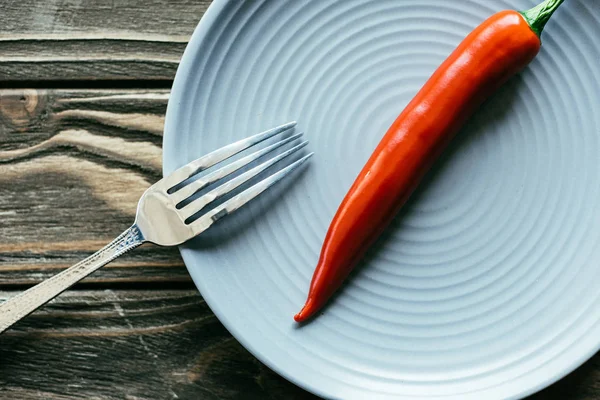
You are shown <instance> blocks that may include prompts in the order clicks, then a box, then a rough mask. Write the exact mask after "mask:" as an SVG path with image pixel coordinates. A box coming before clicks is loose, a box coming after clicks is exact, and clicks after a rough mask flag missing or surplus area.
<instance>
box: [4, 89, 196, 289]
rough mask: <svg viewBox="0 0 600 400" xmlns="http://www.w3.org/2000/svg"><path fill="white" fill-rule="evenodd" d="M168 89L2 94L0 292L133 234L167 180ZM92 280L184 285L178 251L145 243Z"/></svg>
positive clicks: (185, 277) (185, 276)
mask: <svg viewBox="0 0 600 400" xmlns="http://www.w3.org/2000/svg"><path fill="white" fill-rule="evenodd" d="M168 97H169V92H168V91H166V90H153V91H145V90H30V89H29V90H26V89H23V90H4V91H0V217H1V218H2V224H0V287H2V288H5V289H6V288H9V287H12V286H19V287H23V286H28V285H31V284H34V283H37V282H39V281H41V280H42V279H45V278H48V277H49V276H51V275H53V274H55V273H56V272H57V271H59V270H61V269H63V268H65V267H68V266H70V265H72V264H75V263H76V262H78V261H80V260H81V259H83V258H85V257H86V256H87V255H89V254H91V253H93V252H94V251H96V250H98V249H99V248H100V247H102V246H103V245H105V244H106V243H108V242H109V241H111V240H112V239H113V238H114V237H116V236H117V235H118V234H119V233H120V232H121V231H123V230H124V229H126V228H127V227H128V226H129V225H130V224H131V223H132V222H133V218H134V216H135V209H136V205H137V201H138V199H139V197H140V195H141V194H142V193H143V191H144V190H145V189H146V188H147V187H148V186H150V185H151V184H152V183H153V182H154V181H156V180H158V179H160V177H161V147H160V145H161V141H162V128H163V123H164V113H165V110H166V104H167V101H168ZM86 282H87V283H98V284H104V285H106V284H109V283H121V284H124V283H152V282H154V283H156V284H159V283H160V284H169V283H171V284H173V283H185V284H186V285H188V287H190V286H191V283H190V281H189V276H188V274H187V271H186V270H185V268H184V266H183V263H182V261H181V260H180V258H179V255H178V253H177V250H175V249H163V248H158V247H155V246H149V245H148V246H144V247H142V248H140V249H138V250H136V251H135V252H132V253H130V254H128V255H126V256H124V257H123V258H121V259H119V260H117V261H116V262H114V263H112V264H110V265H109V266H107V267H105V268H103V269H102V270H100V271H98V272H97V273H96V274H94V275H92V277H90V278H88V280H87V281H86Z"/></svg>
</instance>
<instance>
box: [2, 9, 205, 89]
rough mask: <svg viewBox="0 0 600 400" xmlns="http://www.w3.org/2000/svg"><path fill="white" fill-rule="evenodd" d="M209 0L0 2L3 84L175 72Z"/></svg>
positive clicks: (159, 76)
mask: <svg viewBox="0 0 600 400" xmlns="http://www.w3.org/2000/svg"><path fill="white" fill-rule="evenodd" d="M210 2H211V1H210V0H196V1H194V0H170V1H169V2H168V4H167V3H165V2H164V1H160V0H152V1H145V0H97V1H81V0H77V1H66V0H49V1H36V0H5V1H2V2H0V15H2V23H1V24H0V85H2V84H4V85H7V84H8V83H11V82H12V84H13V85H14V84H15V83H17V84H18V82H23V81H27V82H30V81H53V80H60V81H62V80H70V81H73V80H139V79H145V80H164V81H166V82H165V84H168V80H170V79H172V78H173V76H174V74H175V70H176V68H177V64H178V61H179V58H180V56H181V54H182V52H183V49H184V48H185V45H186V43H187V40H188V39H189V36H190V35H191V33H192V32H193V29H194V28H195V26H196V24H197V23H198V21H199V20H200V18H201V17H202V15H203V14H204V12H205V11H206V9H207V7H208V5H209V4H210Z"/></svg>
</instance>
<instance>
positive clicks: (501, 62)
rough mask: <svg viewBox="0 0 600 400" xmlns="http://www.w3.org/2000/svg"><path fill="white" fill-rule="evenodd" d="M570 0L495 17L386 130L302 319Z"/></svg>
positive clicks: (335, 226)
mask: <svg viewBox="0 0 600 400" xmlns="http://www.w3.org/2000/svg"><path fill="white" fill-rule="evenodd" d="M563 1H564V0H546V1H545V2H544V3H542V4H540V5H539V6H537V7H535V8H533V9H531V10H529V11H525V12H522V13H519V12H516V11H503V12H500V13H497V14H495V15H493V16H492V17H490V18H489V19H488V20H486V21H485V22H483V23H482V24H481V25H480V26H478V27H477V28H476V29H475V30H474V31H473V32H471V33H470V34H469V35H468V36H467V37H466V38H465V39H464V40H463V42H462V43H461V44H460V45H459V46H458V48H456V50H454V52H453V53H452V54H451V55H450V57H448V59H446V61H444V63H443V64H442V65H441V66H440V67H439V68H438V69H437V71H436V72H435V73H434V74H433V76H432V77H431V78H430V79H429V80H428V81H427V83H426V84H425V86H423V88H422V89H421V90H420V91H419V93H418V94H417V95H416V97H415V98H414V99H413V100H412V101H411V102H410V104H408V106H407V107H406V108H405V109H404V111H403V112H402V114H400V116H399V117H398V118H397V119H396V121H395V122H394V123H393V125H392V126H391V127H390V129H389V130H388V131H387V133H386V134H385V136H384V137H383V139H382V140H381V142H380V143H379V145H378V146H377V148H376V149H375V151H374V153H373V154H372V155H371V158H370V159H369V160H368V162H367V164H366V165H365V167H364V168H363V170H362V171H361V172H360V174H359V175H358V177H357V178H356V181H355V182H354V184H353V185H352V187H351V188H350V191H349V192H348V194H347V195H346V197H345V198H344V200H343V202H342V204H341V205H340V207H339V209H338V211H337V213H336V215H335V217H334V218H333V221H332V223H331V225H330V227H329V231H328V232H327V236H326V237H325V242H324V244H323V248H322V250H321V256H320V259H319V263H318V265H317V267H316V270H315V273H314V276H313V279H312V282H311V285H310V291H309V293H308V300H307V301H306V304H305V306H304V308H303V309H302V310H301V311H300V312H299V313H298V314H297V315H296V316H295V317H294V319H295V320H296V321H298V322H302V321H305V320H306V319H308V318H310V317H311V316H313V315H314V314H315V313H316V312H317V311H318V310H319V309H320V308H321V307H323V305H325V303H326V302H327V301H328V299H329V298H330V297H331V295H332V294H333V293H334V292H335V291H336V290H337V289H338V288H339V287H340V286H341V284H342V282H343V281H344V280H345V279H346V278H347V276H348V274H349V273H350V271H351V270H352V269H353V268H354V266H355V265H356V264H357V263H358V261H360V260H361V258H362V257H363V256H364V254H365V252H366V250H367V249H368V247H369V246H371V244H373V242H374V241H375V240H376V239H377V237H378V236H379V235H380V234H381V233H382V232H383V230H384V229H385V228H386V227H387V226H388V224H389V223H390V222H391V220H392V219H393V217H394V216H395V215H396V214H397V213H398V211H399V210H400V208H401V207H402V206H403V205H404V204H405V203H406V201H407V200H408V198H409V197H410V195H411V194H412V193H413V191H414V190H415V188H416V187H417V185H418V184H419V182H420V181H421V179H422V178H423V176H424V175H425V173H426V172H427V171H428V170H429V168H430V167H431V165H432V164H433V163H434V161H435V160H436V159H437V158H438V157H439V155H440V154H441V153H442V151H443V150H444V149H445V148H446V146H447V145H448V143H449V142H450V140H451V139H452V138H453V136H454V135H455V134H456V133H457V132H458V131H459V130H460V129H461V127H462V126H463V125H464V123H465V121H466V120H467V119H468V118H469V117H470V116H471V115H472V114H473V113H474V112H475V110H476V109H477V108H478V107H479V106H480V105H481V104H482V103H483V102H484V101H485V100H486V99H487V98H488V97H489V96H490V95H491V94H493V93H494V92H495V91H496V90H497V89H498V88H499V87H500V86H501V85H502V84H503V83H505V82H506V81H507V80H508V79H509V78H510V77H512V76H513V75H515V74H516V73H517V72H519V71H520V70H522V69H523V68H524V67H525V66H527V64H529V63H530V62H531V61H532V60H533V59H534V57H535V56H536V55H537V53H538V51H539V50H540V46H541V42H540V35H541V33H542V30H543V29H544V26H545V25H546V22H548V20H549V19H550V17H551V15H552V14H553V13H554V11H556V9H557V8H558V7H559V6H560V4H561V3H562V2H563Z"/></svg>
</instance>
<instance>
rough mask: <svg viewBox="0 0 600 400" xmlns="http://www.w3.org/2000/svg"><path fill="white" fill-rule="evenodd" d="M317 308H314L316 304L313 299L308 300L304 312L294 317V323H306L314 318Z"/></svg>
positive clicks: (301, 311) (303, 308)
mask: <svg viewBox="0 0 600 400" xmlns="http://www.w3.org/2000/svg"><path fill="white" fill-rule="evenodd" d="M315 311H317V310H316V308H315V307H314V302H313V300H312V299H308V300H307V301H306V304H305V305H304V307H302V310H300V312H299V313H298V314H296V315H294V321H296V322H304V321H306V320H308V319H309V318H310V317H312V316H313V314H314V313H315Z"/></svg>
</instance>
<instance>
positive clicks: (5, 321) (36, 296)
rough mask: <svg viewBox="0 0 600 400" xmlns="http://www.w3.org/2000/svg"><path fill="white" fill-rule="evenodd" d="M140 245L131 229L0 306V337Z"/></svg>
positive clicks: (140, 238)
mask: <svg viewBox="0 0 600 400" xmlns="http://www.w3.org/2000/svg"><path fill="white" fill-rule="evenodd" d="M144 241H145V240H144V237H143V236H142V234H141V232H140V230H139V228H138V227H137V226H136V225H133V226H131V227H130V228H129V229H127V230H126V231H125V232H123V233H122V234H121V235H119V237H117V238H116V239H115V240H113V241H112V242H110V243H109V244H108V245H106V246H105V247H104V248H102V249H101V250H98V251H97V252H96V253H94V254H92V255H91V256H89V257H88V258H86V259H85V260H83V261H81V262H79V263H77V264H75V265H73V266H72V267H70V268H68V269H66V270H64V271H62V272H61V273H59V274H56V275H54V276H53V277H52V278H49V279H46V280H45V281H43V282H42V283H40V284H38V285H36V286H34V287H32V288H31V289H28V290H26V291H25V292H23V293H20V294H18V295H17V296H15V297H13V298H11V299H10V300H7V301H5V302H4V303H2V304H0V334H1V333H2V332H4V331H5V330H6V329H8V328H9V327H10V326H12V325H13V324H14V323H15V322H17V321H19V320H20V319H21V318H23V317H25V316H27V315H29V314H30V313H32V312H33V311H35V310H36V309H37V308H39V307H41V306H43V305H44V304H46V303H47V302H49V301H50V300H52V299H53V298H55V297H56V296H58V295H59V294H61V293H62V292H64V291H65V290H67V289H68V288H69V287H71V286H72V285H74V284H75V283H77V282H79V281H80V280H82V279H83V278H85V277H87V276H88V275H90V274H91V273H92V272H94V271H96V270H97V269H99V268H100V267H103V266H104V265H106V264H108V263H109V262H111V261H113V260H114V259H115V258H117V257H119V256H121V255H123V254H124V253H126V252H128V251H129V250H132V249H135V248H136V247H138V246H139V245H141V244H142V243H144Z"/></svg>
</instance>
